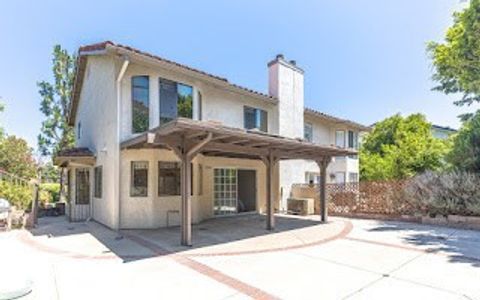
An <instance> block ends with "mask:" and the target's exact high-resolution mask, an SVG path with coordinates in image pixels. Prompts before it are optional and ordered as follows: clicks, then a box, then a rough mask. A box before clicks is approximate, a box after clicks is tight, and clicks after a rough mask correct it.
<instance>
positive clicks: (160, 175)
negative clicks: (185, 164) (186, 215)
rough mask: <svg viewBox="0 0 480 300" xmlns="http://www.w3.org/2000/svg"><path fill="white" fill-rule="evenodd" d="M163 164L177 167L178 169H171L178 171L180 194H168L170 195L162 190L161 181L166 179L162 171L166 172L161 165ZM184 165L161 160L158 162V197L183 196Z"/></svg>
mask: <svg viewBox="0 0 480 300" xmlns="http://www.w3.org/2000/svg"><path fill="white" fill-rule="evenodd" d="M162 164H170V165H175V166H177V167H176V168H170V169H178V179H176V180H178V183H177V184H178V193H174V194H168V193H164V191H162V190H161V188H162V186H161V185H160V181H161V179H162V178H163V177H164V175H163V174H162V170H164V169H165V168H162V167H161V165H162ZM181 168H182V163H181V162H177V161H163V160H159V161H158V162H157V173H158V180H157V195H158V197H171V196H180V195H181V194H182V190H181V189H182V187H181V184H182V169H181Z"/></svg>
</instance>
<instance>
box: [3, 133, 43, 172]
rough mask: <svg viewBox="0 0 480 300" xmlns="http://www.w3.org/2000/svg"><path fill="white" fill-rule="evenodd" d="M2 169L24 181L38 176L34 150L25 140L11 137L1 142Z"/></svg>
mask: <svg viewBox="0 0 480 300" xmlns="http://www.w3.org/2000/svg"><path fill="white" fill-rule="evenodd" d="M0 169H2V170H5V171H6V172H8V173H10V174H13V175H15V176H18V177H21V178H24V179H30V178H34V177H35V176H36V163H35V160H34V158H33V154H32V148H30V147H29V146H28V144H27V142H26V141H25V140H24V139H22V138H17V137H16V136H14V135H10V136H7V137H5V138H3V139H2V140H0Z"/></svg>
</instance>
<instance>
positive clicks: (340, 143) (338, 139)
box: [335, 130, 345, 148]
mask: <svg viewBox="0 0 480 300" xmlns="http://www.w3.org/2000/svg"><path fill="white" fill-rule="evenodd" d="M335 146H337V147H339V148H345V131H343V130H337V131H336V132H335Z"/></svg>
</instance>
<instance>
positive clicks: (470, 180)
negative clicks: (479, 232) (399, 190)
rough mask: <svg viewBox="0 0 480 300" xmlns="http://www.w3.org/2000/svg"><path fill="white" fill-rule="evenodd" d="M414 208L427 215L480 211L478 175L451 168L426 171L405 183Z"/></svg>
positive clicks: (468, 213)
mask: <svg viewBox="0 0 480 300" xmlns="http://www.w3.org/2000/svg"><path fill="white" fill-rule="evenodd" d="M406 193H407V195H408V197H409V198H410V199H411V200H413V203H415V205H416V208H417V210H418V211H420V212H422V213H428V214H430V215H437V214H440V215H444V216H446V215H449V214H453V215H477V216H478V215H480V176H479V175H478V174H474V173H468V172H463V171H454V172H450V173H435V172H426V173H424V174H422V175H418V176H416V177H415V178H413V180H412V181H411V182H410V183H409V185H408V186H407V190H406Z"/></svg>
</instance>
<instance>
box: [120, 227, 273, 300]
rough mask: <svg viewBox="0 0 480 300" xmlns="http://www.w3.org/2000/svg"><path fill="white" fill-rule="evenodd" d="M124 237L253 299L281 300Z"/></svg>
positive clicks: (141, 240) (135, 238)
mask: <svg viewBox="0 0 480 300" xmlns="http://www.w3.org/2000/svg"><path fill="white" fill-rule="evenodd" d="M124 236H125V237H126V238H128V239H130V240H131V241H134V242H136V243H138V244H139V245H141V246H143V247H145V248H147V249H149V250H150V251H153V252H154V253H156V254H158V255H168V257H169V258H172V259H173V260H174V261H175V262H177V263H178V264H180V265H182V266H185V267H187V268H189V269H191V270H193V271H196V272H198V273H200V274H202V275H204V276H207V277H208V278H211V279H213V280H215V281H217V282H220V283H222V284H224V285H226V286H229V287H230V288H232V289H234V290H236V291H238V292H240V293H242V294H244V295H246V296H249V297H251V298H253V299H262V300H267V299H279V298H277V297H275V296H273V295H271V294H269V293H267V292H265V291H263V290H261V289H259V288H256V287H254V286H251V285H249V284H247V283H245V282H243V281H240V280H238V279H236V278H234V277H231V276H229V275H227V274H225V273H222V272H220V271H218V270H216V269H214V268H211V267H209V266H207V265H205V264H203V263H201V262H198V261H195V260H193V259H191V258H188V257H187V256H185V255H181V254H175V253H172V252H170V251H168V250H166V249H163V248H162V247H160V246H158V245H157V244H155V243H153V242H150V241H148V240H146V239H144V238H141V237H139V236H137V235H133V234H129V233H126V234H124Z"/></svg>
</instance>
